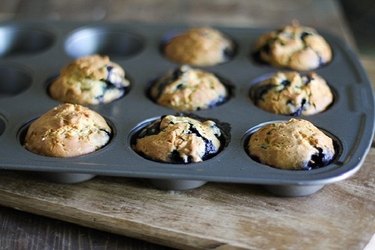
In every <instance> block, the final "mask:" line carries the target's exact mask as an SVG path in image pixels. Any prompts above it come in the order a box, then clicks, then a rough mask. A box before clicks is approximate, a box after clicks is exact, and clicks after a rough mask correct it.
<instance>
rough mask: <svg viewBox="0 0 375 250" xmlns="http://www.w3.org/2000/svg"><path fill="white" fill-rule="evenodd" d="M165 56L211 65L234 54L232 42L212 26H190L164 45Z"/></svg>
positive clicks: (194, 63) (185, 62)
mask: <svg viewBox="0 0 375 250" xmlns="http://www.w3.org/2000/svg"><path fill="white" fill-rule="evenodd" d="M164 54H165V56H166V57H167V58H168V59H170V60H172V61H174V62H177V63H180V64H190V65H195V66H212V65H215V64H218V63H223V62H225V61H228V60H229V59H230V58H231V57H233V55H234V44H233V42H232V41H231V40H230V39H229V38H227V37H226V36H224V35H223V34H222V33H221V32H220V31H218V30H216V29H213V28H206V27H204V28H191V29H189V30H187V31H185V32H184V33H181V34H179V35H177V36H175V37H173V38H172V39H171V40H169V41H167V43H166V44H165V46H164Z"/></svg>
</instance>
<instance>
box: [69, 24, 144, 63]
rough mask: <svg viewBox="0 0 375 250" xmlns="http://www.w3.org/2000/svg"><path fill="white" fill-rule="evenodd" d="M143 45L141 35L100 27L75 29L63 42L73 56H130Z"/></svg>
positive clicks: (139, 50) (137, 51)
mask: <svg viewBox="0 0 375 250" xmlns="http://www.w3.org/2000/svg"><path fill="white" fill-rule="evenodd" d="M143 47H144V41H143V39H142V37H140V36H139V35H137V34H135V33H130V32H127V31H124V30H119V29H113V30H111V29H110V30H108V29H105V28H100V27H92V28H90V27H87V28H83V29H80V30H77V31H75V32H73V33H72V34H71V35H70V36H69V37H68V38H67V40H66V42H65V50H66V52H67V53H68V54H69V55H70V56H72V57H74V58H78V57H82V56H88V55H92V54H100V55H108V56H110V57H116V58H119V57H121V58H130V57H132V56H134V55H136V54H138V53H139V52H141V51H142V49H143Z"/></svg>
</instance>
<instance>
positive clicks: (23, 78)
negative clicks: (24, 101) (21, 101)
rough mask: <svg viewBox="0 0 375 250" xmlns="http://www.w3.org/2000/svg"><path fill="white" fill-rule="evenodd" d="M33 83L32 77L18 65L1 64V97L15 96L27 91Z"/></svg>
mask: <svg viewBox="0 0 375 250" xmlns="http://www.w3.org/2000/svg"><path fill="white" fill-rule="evenodd" d="M31 84H32V77H31V75H30V74H29V72H27V71H26V70H24V69H22V68H19V67H17V66H14V67H12V66H5V65H1V66H0V99H2V98H4V97H13V96H16V95H18V94H20V93H22V92H24V91H26V90H27V89H28V88H29V87H30V86H31Z"/></svg>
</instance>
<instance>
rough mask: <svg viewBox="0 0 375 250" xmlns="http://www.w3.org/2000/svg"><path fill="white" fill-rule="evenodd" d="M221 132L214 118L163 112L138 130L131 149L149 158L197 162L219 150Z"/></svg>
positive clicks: (161, 160) (175, 161) (169, 161)
mask: <svg viewBox="0 0 375 250" xmlns="http://www.w3.org/2000/svg"><path fill="white" fill-rule="evenodd" d="M221 136H222V131H221V130H220V128H219V127H218V126H217V124H216V123H215V122H214V121H211V120H205V121H200V120H197V119H193V118H191V117H187V116H173V115H167V116H163V117H161V118H160V119H158V120H156V121H154V122H153V123H151V124H150V125H149V126H147V127H146V128H144V129H143V130H141V132H140V133H139V134H138V135H137V138H136V141H135V142H134V145H133V147H134V150H135V151H136V152H138V153H139V154H141V155H142V156H144V157H146V158H149V159H151V160H155V161H160V162H168V163H191V162H201V161H204V160H206V159H209V158H211V157H213V156H215V155H216V154H218V153H219V151H220V149H221V147H222V146H223V145H222V142H221V139H220V138H221Z"/></svg>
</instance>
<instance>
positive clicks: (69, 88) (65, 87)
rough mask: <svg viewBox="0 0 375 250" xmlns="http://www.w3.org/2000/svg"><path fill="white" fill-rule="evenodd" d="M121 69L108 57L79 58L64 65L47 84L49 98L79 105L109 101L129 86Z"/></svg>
mask: <svg viewBox="0 0 375 250" xmlns="http://www.w3.org/2000/svg"><path fill="white" fill-rule="evenodd" d="M129 85H130V84H129V81H128V80H127V79H126V78H125V72H124V70H123V69H122V68H121V67H120V66H119V65H118V64H116V63H114V62H111V61H110V60H109V57H108V56H99V55H92V56H87V57H81V58H79V59H77V60H75V61H73V62H72V63H70V64H69V65H67V66H66V67H64V68H63V69H62V70H61V72H60V75H59V77H58V78H57V79H56V80H55V81H54V82H53V83H52V84H51V85H50V88H49V93H50V95H51V97H52V98H54V99H56V100H59V101H61V102H69V103H75V104H81V105H90V104H93V105H95V104H100V103H109V102H112V101H113V100H116V99H118V98H120V97H122V96H123V95H124V94H125V92H126V91H127V89H128V88H129Z"/></svg>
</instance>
